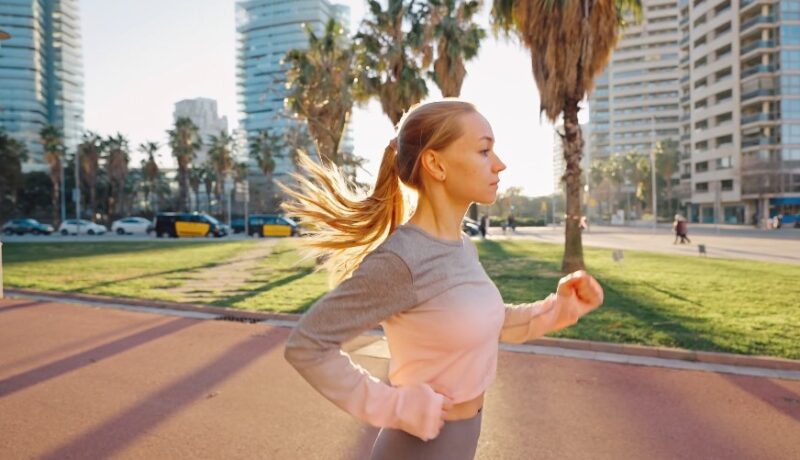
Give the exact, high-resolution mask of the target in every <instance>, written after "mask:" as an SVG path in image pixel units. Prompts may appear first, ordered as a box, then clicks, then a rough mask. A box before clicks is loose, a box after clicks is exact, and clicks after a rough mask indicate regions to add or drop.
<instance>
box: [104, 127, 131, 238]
mask: <svg viewBox="0 0 800 460" xmlns="http://www.w3.org/2000/svg"><path fill="white" fill-rule="evenodd" d="M129 160H130V155H129V153H128V139H126V138H125V136H123V135H122V134H120V133H117V134H116V135H114V136H109V137H108V138H107V139H106V173H107V174H108V183H109V187H110V190H109V194H108V220H109V222H110V221H113V220H114V218H115V217H116V216H120V215H123V214H125V185H126V181H127V178H128V161H129Z"/></svg>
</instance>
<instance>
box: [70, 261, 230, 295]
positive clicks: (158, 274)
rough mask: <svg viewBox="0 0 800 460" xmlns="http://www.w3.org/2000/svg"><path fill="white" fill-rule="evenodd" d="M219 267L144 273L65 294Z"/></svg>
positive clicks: (75, 289)
mask: <svg viewBox="0 0 800 460" xmlns="http://www.w3.org/2000/svg"><path fill="white" fill-rule="evenodd" d="M218 265H220V262H209V263H207V264H200V265H195V266H192V267H182V268H176V269H174V270H164V271H161V272H155V273H144V274H142V275H137V276H130V277H127V278H117V279H110V280H108V281H103V282H100V283H95V284H90V285H89V286H81V287H77V288H73V289H67V290H66V291H65V292H86V291H87V290H90V289H97V288H102V287H106V286H111V285H114V284H119V283H125V282H128V281H135V280H142V279H147V278H158V277H163V276H166V275H171V274H173V273H185V272H191V271H194V270H205V269H209V268H214V267H216V266H218Z"/></svg>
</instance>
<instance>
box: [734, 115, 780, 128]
mask: <svg viewBox="0 0 800 460" xmlns="http://www.w3.org/2000/svg"><path fill="white" fill-rule="evenodd" d="M778 118H779V117H778V114H777V113H756V114H753V115H743V116H742V127H744V126H745V125H749V124H754V123H766V122H771V121H777V120H778Z"/></svg>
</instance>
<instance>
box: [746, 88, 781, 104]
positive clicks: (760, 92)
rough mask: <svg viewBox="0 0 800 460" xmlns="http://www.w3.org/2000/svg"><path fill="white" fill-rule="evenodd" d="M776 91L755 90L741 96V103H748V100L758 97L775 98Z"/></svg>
mask: <svg viewBox="0 0 800 460" xmlns="http://www.w3.org/2000/svg"><path fill="white" fill-rule="evenodd" d="M777 96H778V91H777V90H775V89H757V90H755V91H750V92H749V93H745V94H742V102H745V101H749V100H750V99H756V98H759V97H777Z"/></svg>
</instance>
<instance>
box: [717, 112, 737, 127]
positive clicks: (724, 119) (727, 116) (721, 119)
mask: <svg viewBox="0 0 800 460" xmlns="http://www.w3.org/2000/svg"><path fill="white" fill-rule="evenodd" d="M731 120H733V114H732V113H731V112H728V113H723V114H721V115H717V118H716V122H717V126H719V125H721V124H725V123H728V122H729V121H731Z"/></svg>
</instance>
